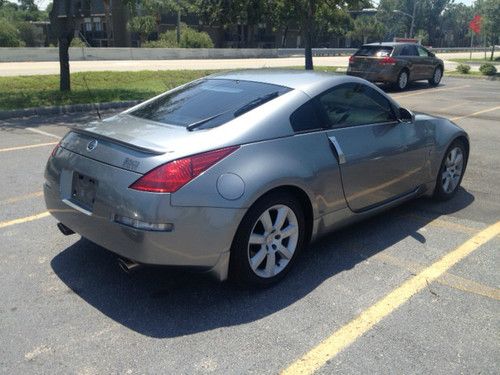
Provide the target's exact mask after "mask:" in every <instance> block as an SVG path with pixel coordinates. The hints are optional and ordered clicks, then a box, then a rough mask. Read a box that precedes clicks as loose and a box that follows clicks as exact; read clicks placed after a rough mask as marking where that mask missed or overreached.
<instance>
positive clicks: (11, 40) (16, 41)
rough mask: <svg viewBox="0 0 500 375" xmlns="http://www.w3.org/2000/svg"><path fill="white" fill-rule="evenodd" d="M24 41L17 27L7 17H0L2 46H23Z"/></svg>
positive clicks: (0, 42)
mask: <svg viewBox="0 0 500 375" xmlns="http://www.w3.org/2000/svg"><path fill="white" fill-rule="evenodd" d="M22 46H23V42H22V41H21V38H20V36H19V31H18V30H17V29H16V27H15V26H14V25H13V24H12V23H10V22H9V21H7V20H6V19H5V18H0V47H22Z"/></svg>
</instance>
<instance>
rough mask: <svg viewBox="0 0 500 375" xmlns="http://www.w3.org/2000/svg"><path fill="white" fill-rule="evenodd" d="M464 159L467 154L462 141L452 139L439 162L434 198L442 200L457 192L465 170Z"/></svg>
mask: <svg viewBox="0 0 500 375" xmlns="http://www.w3.org/2000/svg"><path fill="white" fill-rule="evenodd" d="M466 160H467V154H466V150H465V146H464V144H463V142H462V141H460V140H456V141H454V142H453V143H452V144H451V146H450V147H449V148H448V150H447V151H446V154H445V156H444V159H443V161H442V162H441V168H440V169H439V174H438V177H437V181H436V188H435V190H434V198H436V199H437V200H442V201H444V200H448V199H450V198H452V197H453V196H454V195H455V194H456V193H457V191H458V188H459V186H460V183H461V182H462V177H463V175H464V172H465V166H466Z"/></svg>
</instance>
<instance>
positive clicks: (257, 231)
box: [230, 193, 305, 286]
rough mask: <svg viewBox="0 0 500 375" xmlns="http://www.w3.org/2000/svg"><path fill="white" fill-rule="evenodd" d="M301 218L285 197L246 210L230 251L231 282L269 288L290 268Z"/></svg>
mask: <svg viewBox="0 0 500 375" xmlns="http://www.w3.org/2000/svg"><path fill="white" fill-rule="evenodd" d="M304 228H305V225H304V216H303V213H302V208H301V206H300V204H299V203H298V202H297V200H296V199H295V198H294V197H293V196H292V195H290V194H288V193H282V194H280V195H277V194H274V193H273V194H270V195H268V196H265V197H264V198H263V199H262V200H260V201H258V202H257V203H256V204H255V205H254V206H252V207H251V208H250V210H249V211H248V213H247V215H246V216H245V218H244V219H243V221H242V223H241V224H240V227H239V228H238V232H237V233H236V236H235V239H234V241H233V246H232V249H231V264H230V276H231V279H232V280H234V281H236V282H237V283H239V284H244V285H249V284H250V285H258V286H265V285H270V284H272V283H274V282H276V281H278V280H279V279H281V278H282V277H283V276H284V275H285V274H286V272H287V271H288V269H289V268H290V267H291V265H292V263H293V261H294V260H295V258H296V255H297V254H298V252H299V250H300V249H301V247H302V245H303V242H304Z"/></svg>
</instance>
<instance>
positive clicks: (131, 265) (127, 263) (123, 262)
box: [118, 258, 141, 274]
mask: <svg viewBox="0 0 500 375" xmlns="http://www.w3.org/2000/svg"><path fill="white" fill-rule="evenodd" d="M118 266H120V268H121V269H122V271H123V272H125V273H127V274H131V273H132V272H134V271H136V270H137V269H138V268H140V267H141V265H140V264H139V263H136V262H134V261H133V260H130V259H126V258H118Z"/></svg>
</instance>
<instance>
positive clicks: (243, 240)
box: [229, 192, 306, 287]
mask: <svg viewBox="0 0 500 375" xmlns="http://www.w3.org/2000/svg"><path fill="white" fill-rule="evenodd" d="M277 205H284V206H286V207H287V208H289V209H290V210H291V211H293V213H294V214H295V217H296V219H297V227H298V238H297V242H296V247H295V251H294V252H293V256H292V257H291V259H290V260H288V263H287V264H286V266H284V268H283V269H282V270H281V271H280V272H278V273H277V274H275V275H274V276H271V277H261V276H259V275H257V273H256V272H257V271H254V270H253V269H252V267H251V266H250V253H251V251H252V250H251V249H252V247H253V246H262V247H261V248H260V249H262V248H263V247H264V246H265V247H266V249H267V245H266V244H262V245H251V244H250V235H251V234H252V231H254V229H256V228H257V226H258V225H261V224H259V218H260V217H261V215H262V214H264V213H265V212H266V211H268V210H269V209H271V208H273V207H274V206H277ZM271 219H272V218H271ZM272 220H273V219H272ZM285 223H286V221H285ZM283 225H285V224H283ZM288 225H289V224H288ZM282 228H283V227H282ZM305 238H306V225H305V219H304V213H303V209H302V206H301V204H300V202H299V201H298V200H297V199H296V198H295V197H294V196H293V194H290V193H287V192H275V193H270V194H268V195H265V196H264V197H262V198H261V199H259V200H258V201H257V202H255V204H254V205H253V206H252V207H250V209H249V210H248V212H247V213H246V215H245V217H244V218H243V220H242V221H241V223H240V225H239V227H238V230H237V231H236V235H235V237H234V239H233V243H232V246H231V257H230V264H229V279H230V280H231V281H232V282H234V283H236V284H238V285H240V286H243V287H248V286H253V287H266V286H270V285H272V284H274V283H276V282H278V281H279V280H281V279H282V278H283V277H285V276H286V274H287V273H288V271H289V270H290V268H291V267H292V266H293V264H294V263H295V260H296V259H297V256H298V254H299V253H300V251H301V250H302V248H303V247H304V242H305ZM281 241H282V242H283V241H287V240H286V239H282V240H281ZM259 251H260V250H259ZM275 253H276V254H278V252H277V251H276V250H275ZM264 259H265V260H264V261H263V262H262V264H265V265H267V259H268V258H264ZM283 259H285V258H283ZM282 261H283V260H282V259H281V258H280V254H278V255H277V256H276V260H275V262H276V263H277V264H278V265H279V263H280V262H282ZM264 262H265V263H264ZM285 262H286V260H285Z"/></svg>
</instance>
